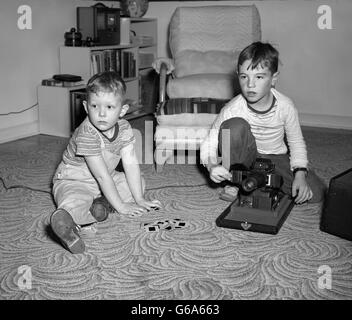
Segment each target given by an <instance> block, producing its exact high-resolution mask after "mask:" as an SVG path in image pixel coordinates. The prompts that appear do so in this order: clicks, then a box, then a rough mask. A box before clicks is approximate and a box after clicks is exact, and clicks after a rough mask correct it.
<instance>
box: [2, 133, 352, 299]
mask: <svg viewBox="0 0 352 320" xmlns="http://www.w3.org/2000/svg"><path fill="white" fill-rule="evenodd" d="M305 137H306V141H307V145H308V150H309V152H310V159H311V162H312V164H313V166H314V167H315V168H316V171H317V173H318V174H319V175H320V176H322V178H323V179H324V181H325V182H326V183H327V182H328V181H329V179H330V178H331V177H332V176H334V175H336V174H337V173H340V172H342V171H344V170H346V169H348V168H350V167H352V158H351V154H352V145H351V137H352V133H350V132H346V133H343V134H341V133H334V132H332V133H331V132H328V133H326V135H324V134H322V133H321V132H320V131H315V130H307V131H305ZM66 143H67V139H63V138H57V137H51V136H43V135H40V136H35V137H31V138H27V139H22V140H18V141H16V142H15V143H7V144H3V145H2V146H0V150H1V152H0V177H1V178H3V181H4V183H5V185H6V187H7V189H6V188H5V186H4V185H3V184H2V183H1V182H0V219H1V223H0V259H1V262H0V263H1V264H0V299H4V300H9V299H117V300H119V299H127V300H134V299H145V300H171V299H174V300H179V299H187V300H188V299H189V300H192V299H193V300H198V299H214V300H218V299H226V300H227V299H349V300H350V299H352V263H351V261H352V242H350V241H347V240H344V239H341V238H338V237H336V236H333V235H330V234H327V233H323V232H321V231H320V230H319V221H320V212H321V208H320V206H319V205H301V206H295V207H294V208H293V210H292V211H291V213H290V215H289V216H288V218H287V220H286V222H285V223H284V225H283V226H282V228H281V230H280V232H279V233H278V234H277V235H268V234H260V233H255V232H249V231H247V232H246V231H240V230H234V229H227V228H219V227H217V226H216V224H215V219H216V218H217V217H218V216H219V215H220V214H221V212H222V211H223V210H224V209H225V208H226V206H228V203H227V202H224V201H222V200H219V198H218V193H219V189H216V188H211V187H209V186H208V184H207V180H206V178H205V176H204V175H203V173H202V172H200V171H199V168H198V167H197V166H196V165H166V167H165V169H164V171H163V172H162V173H159V174H156V173H155V171H154V170H153V168H152V166H150V165H142V171H143V173H144V176H145V179H146V182H147V189H148V190H147V197H148V198H156V199H159V200H161V202H162V203H163V205H164V207H163V209H162V210H160V211H158V212H157V213H150V214H145V215H144V216H142V217H140V218H129V217H124V216H120V215H117V214H114V215H111V216H110V217H109V219H108V220H106V221H104V222H102V223H99V224H97V225H96V230H97V231H96V233H95V234H94V233H88V232H85V233H83V234H82V237H83V239H84V241H85V243H86V247H87V249H86V253H85V254H80V255H72V254H70V253H69V252H68V251H66V250H65V249H63V247H61V246H60V245H59V244H58V243H57V242H56V240H55V239H54V238H53V235H52V233H51V230H50V228H49V227H48V221H49V216H50V213H51V212H53V211H54V210H55V205H54V202H53V200H52V197H51V195H50V182H51V176H52V175H53V173H54V170H55V168H56V166H57V163H58V161H59V159H60V157H61V153H62V151H63V149H64V148H65V146H66ZM18 185H23V186H27V187H29V188H31V189H28V188H26V189H24V188H16V186H18ZM11 186H12V188H9V187H11ZM38 190H42V191H47V192H48V193H45V192H41V191H38ZM166 218H180V219H182V220H185V221H187V222H188V226H187V227H186V228H184V229H176V230H171V231H159V232H154V233H148V232H146V231H144V230H143V229H142V228H141V224H142V223H143V222H153V221H157V220H160V219H166ZM326 267H328V268H330V270H331V276H332V278H331V288H329V286H328V285H326V284H327V283H326V282H325V287H324V285H323V287H321V285H322V281H321V278H320V277H321V276H323V275H324V274H325V273H324V272H325V271H326V269H324V268H326ZM29 268H30V269H29ZM28 270H29V271H30V273H27V274H25V273H26V272H27V271H28ZM28 274H29V275H30V276H31V277H30V281H29V282H28V281H27V282H24V278H25V275H28ZM323 284H324V283H323Z"/></svg>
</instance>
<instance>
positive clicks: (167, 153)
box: [154, 149, 174, 173]
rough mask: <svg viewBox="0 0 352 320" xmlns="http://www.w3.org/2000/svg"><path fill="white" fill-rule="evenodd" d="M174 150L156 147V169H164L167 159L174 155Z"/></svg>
mask: <svg viewBox="0 0 352 320" xmlns="http://www.w3.org/2000/svg"><path fill="white" fill-rule="evenodd" d="M173 153H174V151H173V150H167V149H155V153H154V159H155V170H156V172H157V173H160V172H162V171H163V166H164V164H165V163H166V161H167V159H169V158H170V157H171V156H172V155H173Z"/></svg>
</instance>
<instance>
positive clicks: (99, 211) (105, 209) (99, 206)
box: [89, 196, 115, 222]
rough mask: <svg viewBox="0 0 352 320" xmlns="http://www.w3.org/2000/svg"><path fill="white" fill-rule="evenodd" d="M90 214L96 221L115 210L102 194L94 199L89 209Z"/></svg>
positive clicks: (100, 220)
mask: <svg viewBox="0 0 352 320" xmlns="http://www.w3.org/2000/svg"><path fill="white" fill-rule="evenodd" d="M89 211H90V213H91V214H92V216H93V217H94V218H95V220H97V221H98V222H102V221H104V220H106V219H107V218H108V216H109V214H110V213H113V212H114V211H115V210H114V208H113V207H112V206H111V205H110V203H109V201H108V200H106V198H105V197H104V196H101V197H99V198H96V199H94V201H93V203H92V206H91V207H90V209H89Z"/></svg>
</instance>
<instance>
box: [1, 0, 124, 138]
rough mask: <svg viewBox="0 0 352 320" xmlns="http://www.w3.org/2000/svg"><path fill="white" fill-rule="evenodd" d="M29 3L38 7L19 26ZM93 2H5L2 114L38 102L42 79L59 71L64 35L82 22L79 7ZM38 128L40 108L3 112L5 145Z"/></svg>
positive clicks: (3, 15)
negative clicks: (28, 24) (28, 25)
mask: <svg viewBox="0 0 352 320" xmlns="http://www.w3.org/2000/svg"><path fill="white" fill-rule="evenodd" d="M102 2H104V1H102ZM23 4H25V5H28V6H30V8H31V9H32V29H29V30H20V29H19V28H18V26H17V21H18V18H19V17H20V16H21V14H19V13H17V10H18V8H19V6H20V5H23ZM91 4H94V1H86V0H85V1H83V0H82V1H79V0H25V1H22V0H21V1H20V0H1V3H0V26H1V28H0V39H1V42H2V45H1V50H0V70H1V75H2V77H0V88H1V89H0V90H1V91H0V93H1V104H0V114H6V113H9V112H18V111H21V110H23V109H26V108H28V107H30V106H32V105H34V104H36V103H37V87H38V85H39V84H40V82H41V80H42V79H45V78H50V77H51V76H52V75H54V74H55V73H59V63H58V59H59V55H58V54H59V46H61V45H63V44H64V33H65V32H66V31H69V30H70V28H71V27H74V26H75V25H76V11H75V7H76V6H79V5H91ZM117 5H118V3H117ZM38 132H39V129H38V107H34V108H32V109H30V110H28V111H25V112H23V113H19V114H12V115H7V116H3V115H0V143H1V142H6V141H11V140H14V139H17V138H21V137H25V136H29V135H33V134H37V133H38Z"/></svg>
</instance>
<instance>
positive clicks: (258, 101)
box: [200, 42, 325, 203]
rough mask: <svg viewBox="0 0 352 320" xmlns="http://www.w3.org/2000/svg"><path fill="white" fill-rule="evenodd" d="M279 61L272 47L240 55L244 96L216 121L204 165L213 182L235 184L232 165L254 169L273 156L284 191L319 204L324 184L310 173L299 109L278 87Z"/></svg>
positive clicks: (228, 191) (230, 196)
mask: <svg viewBox="0 0 352 320" xmlns="http://www.w3.org/2000/svg"><path fill="white" fill-rule="evenodd" d="M278 61H279V54H278V51H277V50H276V49H275V48H273V47H272V46H271V45H270V44H268V43H261V42H255V43H252V44H251V45H249V46H248V47H246V48H245V49H244V50H243V51H242V52H241V53H240V55H239V58H238V64H237V72H238V77H239V83H240V87H241V94H239V95H238V96H236V97H235V98H233V99H232V100H231V101H230V102H229V103H227V105H226V106H224V108H223V109H222V110H221V112H220V113H219V115H218V116H217V118H216V119H215V121H214V123H213V125H212V128H211V130H210V132H209V135H208V136H207V137H206V138H205V140H204V141H203V143H202V145H201V150H200V153H201V155H200V156H201V161H202V163H203V164H204V165H205V166H206V167H207V169H208V171H209V173H210V178H211V180H212V181H214V182H216V183H220V182H222V181H226V180H231V173H230V172H229V168H230V166H231V165H233V164H242V165H244V166H245V167H247V168H249V167H250V166H251V165H252V164H253V162H254V161H255V159H256V158H260V157H262V158H269V159H270V160H271V161H272V162H273V163H274V164H275V169H276V172H277V173H278V174H280V175H281V176H282V177H283V180H284V183H283V187H282V189H283V191H284V192H285V193H287V194H291V195H292V196H293V197H295V202H296V203H303V202H305V201H308V200H311V202H319V201H321V200H322V199H323V195H324V188H325V186H324V185H323V183H322V182H321V180H320V179H319V178H318V177H317V176H316V175H315V174H314V172H313V171H312V170H309V169H308V158H307V150H306V144H305V141H304V138H303V135H302V131H301V127H300V124H299V119H298V113H297V110H296V108H295V106H294V104H293V102H292V101H291V100H290V99H289V98H288V97H286V96H285V95H283V94H282V93H280V92H278V91H277V90H275V89H274V87H275V84H276V81H277V78H278V74H279V73H278ZM224 129H225V130H224ZM226 132H227V135H226ZM285 135H286V138H287V143H288V147H289V152H290V155H289V154H288V148H287V146H286V143H285V141H284V136H285ZM226 136H227V140H226V138H225V137H226ZM226 141H227V143H226ZM225 144H226V146H225ZM218 151H219V153H220V154H221V155H222V164H220V163H219V159H218ZM237 190H238V188H237V187H235V186H231V185H228V186H225V188H224V190H223V194H222V195H221V197H222V198H224V199H227V200H229V201H233V200H235V199H236V196H237Z"/></svg>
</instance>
